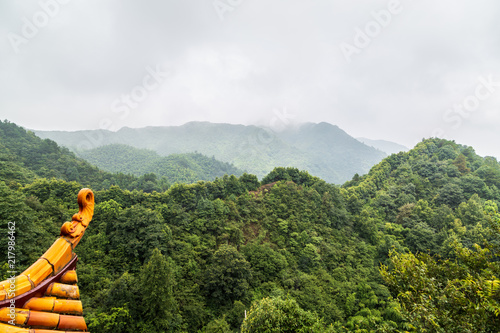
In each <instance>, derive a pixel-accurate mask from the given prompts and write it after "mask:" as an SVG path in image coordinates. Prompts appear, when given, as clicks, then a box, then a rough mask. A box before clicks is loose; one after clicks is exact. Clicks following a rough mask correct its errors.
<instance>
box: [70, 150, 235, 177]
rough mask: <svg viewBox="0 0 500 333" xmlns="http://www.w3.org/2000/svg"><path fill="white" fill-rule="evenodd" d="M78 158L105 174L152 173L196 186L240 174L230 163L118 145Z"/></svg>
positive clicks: (195, 154)
mask: <svg viewBox="0 0 500 333" xmlns="http://www.w3.org/2000/svg"><path fill="white" fill-rule="evenodd" d="M80 157H81V158H83V159H85V160H87V161H88V162H90V163H92V164H94V165H96V166H97V167H98V168H100V169H101V170H104V171H108V172H114V173H124V174H132V175H134V176H137V177H139V176H142V175H145V174H148V173H154V174H156V175H158V177H165V178H166V179H167V180H168V181H169V182H170V183H174V182H185V183H195V182H196V181H198V180H213V179H215V178H216V177H223V176H224V175H226V174H227V175H235V176H241V175H242V174H243V171H241V170H239V169H238V168H236V167H234V166H233V165H231V164H229V163H226V162H220V161H218V160H216V159H215V158H213V157H211V158H210V157H207V156H205V155H202V154H199V153H186V154H171V155H169V156H160V155H158V154H157V153H156V152H154V151H152V150H149V149H139V148H134V147H131V146H128V145H121V144H111V145H107V146H102V147H98V148H95V149H91V150H85V151H82V152H81V153H80Z"/></svg>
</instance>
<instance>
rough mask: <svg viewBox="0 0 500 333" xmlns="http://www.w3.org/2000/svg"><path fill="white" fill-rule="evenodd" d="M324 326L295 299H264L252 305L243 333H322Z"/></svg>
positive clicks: (316, 316) (242, 328)
mask: <svg viewBox="0 0 500 333" xmlns="http://www.w3.org/2000/svg"><path fill="white" fill-rule="evenodd" d="M321 331H324V326H323V323H322V322H321V320H320V319H319V317H318V315H317V314H316V313H314V312H309V311H304V310H303V309H301V308H300V306H299V305H298V304H297V302H296V301H295V300H293V299H281V298H263V299H261V300H259V301H257V302H254V303H253V304H252V307H251V308H250V311H249V312H248V315H247V318H245V320H244V321H243V325H242V326H241V333H247V332H248V333H252V332H269V333H271V332H285V333H287V332H289V333H292V332H293V333H295V332H297V333H301V332H311V333H312V332H321Z"/></svg>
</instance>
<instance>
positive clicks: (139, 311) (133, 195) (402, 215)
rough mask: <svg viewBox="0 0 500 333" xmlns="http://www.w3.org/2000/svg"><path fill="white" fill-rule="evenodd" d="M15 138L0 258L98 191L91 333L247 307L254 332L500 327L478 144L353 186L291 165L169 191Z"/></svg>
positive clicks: (45, 238)
mask: <svg viewBox="0 0 500 333" xmlns="http://www.w3.org/2000/svg"><path fill="white" fill-rule="evenodd" d="M0 128H1V130H2V131H3V132H2V133H4V134H2V135H4V136H5V135H11V136H13V137H15V138H16V140H17V141H16V140H12V139H9V138H7V139H5V140H4V138H3V137H2V141H1V143H0V145H1V146H0V162H4V163H3V164H2V166H5V168H7V169H5V170H2V171H1V172H0V176H1V177H3V178H0V194H1V196H0V231H1V232H2V234H1V239H0V247H2V248H3V249H5V248H7V246H8V238H7V235H8V233H7V232H8V222H9V221H15V222H16V228H17V229H16V233H17V234H16V237H17V238H16V242H17V245H16V251H17V252H16V265H18V268H19V270H20V269H22V268H25V267H26V266H27V265H29V264H31V263H33V262H34V261H35V260H36V259H37V258H38V257H39V256H40V255H41V254H43V252H44V251H45V250H46V249H47V248H48V247H49V246H50V245H51V244H52V242H53V241H54V239H55V238H56V237H57V235H58V233H59V228H60V226H61V224H62V222H64V221H66V220H68V219H70V218H71V215H72V214H73V213H75V212H76V210H77V204H76V193H77V192H78V190H79V189H80V188H81V187H83V186H94V185H95V186H96V187H95V188H93V189H94V192H95V197H96V206H95V214H94V218H93V220H92V222H91V224H90V227H89V228H88V230H87V232H86V235H85V237H84V238H83V239H82V241H81V242H80V244H79V245H78V247H77V248H76V250H75V251H76V252H77V254H78V256H79V263H78V276H79V287H80V288H81V294H82V302H83V304H84V309H85V312H86V313H85V317H86V319H87V322H88V324H89V328H90V329H91V331H92V332H94V331H95V332H163V331H172V332H173V331H175V332H209V331H210V332H211V331H214V332H215V331H217V332H218V331H221V332H229V331H233V332H237V331H238V330H239V329H240V328H241V327H242V323H243V319H244V315H245V310H246V312H247V321H248V323H247V324H243V326H244V327H245V328H242V329H255V327H254V326H252V327H253V328H251V327H250V326H249V324H250V321H249V320H250V318H254V319H255V320H254V322H253V323H254V324H256V325H257V324H258V325H264V326H262V327H266V326H265V325H268V326H269V327H268V328H267V329H268V330H269V331H273V330H276V325H280V327H281V328H282V329H284V327H286V325H292V326H293V325H296V326H295V328H294V329H293V331H296V332H298V331H300V330H303V331H305V332H309V331H314V332H404V331H408V332H410V331H422V332H424V331H425V330H427V331H429V332H440V331H446V332H454V331H460V332H467V331H471V332H489V331H495V328H496V327H498V325H499V323H498V318H500V315H499V314H498V312H499V310H498V308H499V298H498V297H499V291H498V288H499V287H498V278H499V276H500V272H499V268H498V262H499V261H498V255H499V253H500V241H499V237H498V235H499V233H500V214H499V213H498V204H499V203H500V191H499V185H500V183H499V179H500V165H499V164H498V162H497V161H496V160H494V159H492V158H482V157H479V156H477V155H476V154H475V153H474V151H473V149H472V148H470V147H465V146H460V145H457V144H455V143H454V142H450V141H446V140H441V139H429V140H424V141H423V142H421V143H419V144H418V145H417V146H416V147H415V148H414V149H413V150H411V151H409V152H406V153H399V154H394V155H391V156H390V157H388V158H387V159H385V160H384V161H382V162H381V163H379V164H378V165H375V166H373V167H372V169H371V171H370V172H369V173H368V174H366V175H363V176H357V177H354V178H353V179H352V181H350V182H348V183H346V184H344V185H343V186H342V187H340V188H339V187H337V186H335V185H332V184H328V183H326V182H325V181H323V180H321V179H319V178H317V177H314V176H311V175H310V174H309V173H307V172H305V171H299V169H297V168H292V167H282V168H276V169H275V170H273V171H272V172H271V173H269V174H268V175H267V176H265V177H264V179H263V182H262V183H260V182H259V181H258V179H257V177H256V176H254V175H251V174H243V175H241V176H240V177H239V178H238V177H236V176H234V175H232V176H228V175H223V176H220V177H218V178H215V179H214V180H213V181H198V182H195V183H192V184H185V183H177V184H174V185H172V186H169V184H167V183H165V182H164V181H163V180H162V179H161V178H159V177H158V176H156V175H155V174H144V175H141V176H140V177H134V176H123V175H119V174H108V173H105V172H102V171H98V170H97V169H95V168H93V167H89V165H88V164H86V162H83V161H81V160H78V159H76V158H75V157H74V155H72V154H71V153H69V152H68V151H66V150H65V149H61V148H59V147H57V146H54V145H53V144H52V143H50V142H49V141H47V142H45V143H44V141H43V140H40V139H38V138H36V137H35V136H33V135H32V134H30V133H29V132H26V131H24V130H23V129H21V128H19V127H17V126H15V125H13V124H10V123H6V122H5V123H2V124H1V125H0ZM44 154H48V156H50V158H51V159H53V160H54V161H56V162H57V163H58V165H57V167H53V165H54V163H52V161H51V162H49V161H46V160H45V157H44V156H45V155H44ZM35 162H36V163H35ZM72 166H73V167H74V169H72V171H71V172H69V171H68V172H66V171H65V170H69V169H71V167H72ZM62 169H64V170H62ZM75 170H76V171H78V177H77V176H76V173H75ZM63 171H64V172H63ZM42 175H54V177H56V178H45V177H43V176H42ZM267 182H270V183H271V184H269V183H267ZM113 184H115V185H113ZM261 185H264V186H263V187H261ZM476 244H479V245H480V246H479V245H476ZM2 251H3V250H2ZM2 251H0V255H3V256H4V257H2V259H4V260H7V258H6V257H5V255H6V252H5V251H3V252H2ZM3 262H5V261H3ZM3 262H2V263H3ZM381 265H383V266H381ZM380 267H382V269H379V268H380ZM7 270H8V266H6V265H2V266H0V273H1V274H2V275H3V276H6V274H7ZM380 273H382V275H381V274H380ZM252 303H253V307H252V308H251V309H250V306H251V304H252ZM266 309H272V311H271V312H269V311H267V310H266ZM254 310H255V311H254ZM247 321H245V322H247ZM245 325H246V326H245ZM252 325H253V324H252ZM283 325H285V326H283ZM495 325H497V326H495ZM265 329H266V328H265ZM265 329H263V330H264V331H265Z"/></svg>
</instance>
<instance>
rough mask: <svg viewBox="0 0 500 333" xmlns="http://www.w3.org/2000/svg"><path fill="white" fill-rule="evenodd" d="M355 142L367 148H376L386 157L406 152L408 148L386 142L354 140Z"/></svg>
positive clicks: (364, 139) (363, 139) (365, 139)
mask: <svg viewBox="0 0 500 333" xmlns="http://www.w3.org/2000/svg"><path fill="white" fill-rule="evenodd" d="M356 140H358V141H360V142H362V143H364V144H365V145H367V146H370V147H373V148H376V149H378V150H381V151H383V152H384V153H386V154H387V155H391V154H397V153H399V152H401V151H408V150H409V149H408V147H405V146H403V145H400V144H399V143H395V142H391V141H386V140H371V139H367V138H356Z"/></svg>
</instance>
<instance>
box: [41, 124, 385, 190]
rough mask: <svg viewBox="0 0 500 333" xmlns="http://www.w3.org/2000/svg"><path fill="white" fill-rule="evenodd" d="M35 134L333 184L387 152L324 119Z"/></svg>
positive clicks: (79, 147)
mask: <svg viewBox="0 0 500 333" xmlns="http://www.w3.org/2000/svg"><path fill="white" fill-rule="evenodd" d="M35 133H36V134H37V135H38V136H40V137H42V138H50V139H52V140H54V141H56V142H58V143H59V144H60V145H63V146H66V147H68V148H70V149H72V150H73V151H75V152H76V153H78V154H79V153H80V152H83V151H84V150H86V149H93V148H97V147H100V146H103V145H109V144H125V145H129V146H132V147H136V148H141V149H150V150H153V151H155V152H157V153H158V154H160V155H162V156H167V155H170V154H181V153H193V152H199V153H201V154H203V155H206V156H214V157H215V158H216V159H217V160H220V161H223V162H227V163H231V164H233V165H234V166H236V167H237V168H239V169H241V170H246V171H247V172H249V173H252V174H255V175H256V176H258V177H259V178H262V177H264V176H265V175H266V174H267V173H269V172H270V171H271V170H273V168H275V167H277V166H283V167H287V166H291V167H297V168H299V169H303V170H308V171H309V172H311V173H313V174H315V175H317V176H319V177H321V178H323V179H325V180H326V181H328V182H332V183H337V184H341V183H343V182H345V181H346V180H349V179H351V177H352V176H353V175H354V174H356V173H358V174H364V173H366V172H368V170H369V169H370V168H371V167H372V166H373V165H374V164H376V163H378V162H380V161H381V160H382V158H384V157H385V156H387V155H386V154H385V153H383V152H382V151H379V150H377V149H375V148H372V147H369V146H366V145H364V144H362V143H360V142H359V141H357V140H355V139H354V138H352V137H351V136H349V135H348V134H347V133H345V132H344V131H342V130H341V129H340V128H338V127H337V126H333V125H331V124H328V123H320V124H312V123H308V124H303V125H301V126H299V127H298V128H294V129H287V130H285V131H283V132H274V131H272V130H270V129H266V128H261V127H257V126H243V125H230V124H213V123H207V122H191V123H187V124H185V125H182V126H170V127H146V128H138V129H133V128H122V129H120V130H119V131H117V132H110V131H104V130H95V131H77V132H61V131H35ZM82 156H83V155H82ZM86 156H87V155H86Z"/></svg>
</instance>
